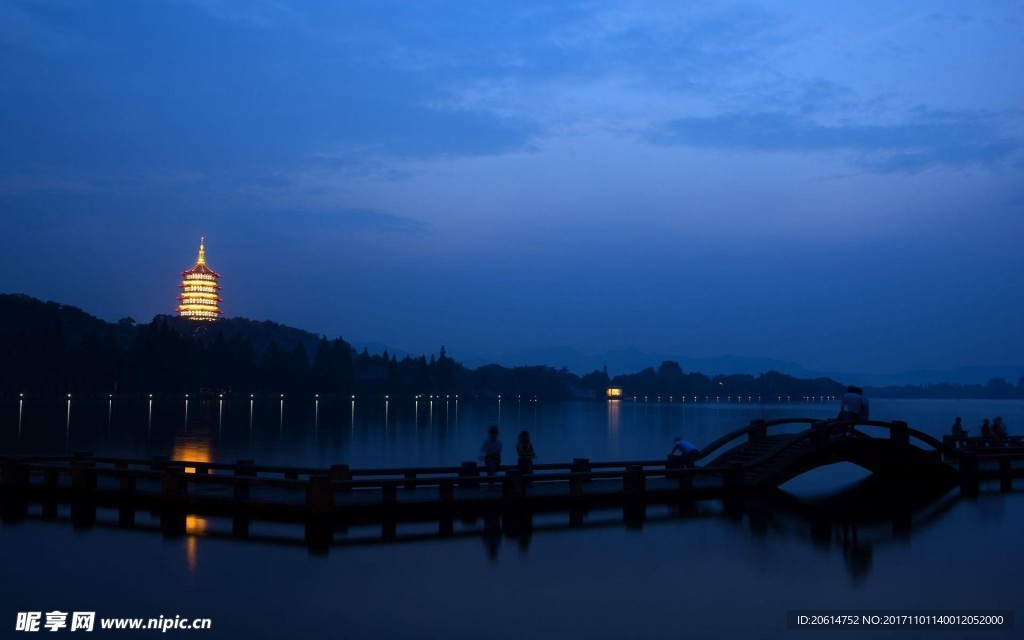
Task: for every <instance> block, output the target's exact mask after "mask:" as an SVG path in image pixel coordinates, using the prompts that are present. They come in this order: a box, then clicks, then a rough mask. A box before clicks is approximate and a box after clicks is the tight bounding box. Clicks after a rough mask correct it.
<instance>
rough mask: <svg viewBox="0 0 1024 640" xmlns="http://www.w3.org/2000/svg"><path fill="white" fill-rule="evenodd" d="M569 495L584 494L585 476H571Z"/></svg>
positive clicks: (577, 495)
mask: <svg viewBox="0 0 1024 640" xmlns="http://www.w3.org/2000/svg"><path fill="white" fill-rule="evenodd" d="M569 495H571V496H576V497H579V496H582V495H583V477H582V476H578V475H573V476H572V477H570V478H569Z"/></svg>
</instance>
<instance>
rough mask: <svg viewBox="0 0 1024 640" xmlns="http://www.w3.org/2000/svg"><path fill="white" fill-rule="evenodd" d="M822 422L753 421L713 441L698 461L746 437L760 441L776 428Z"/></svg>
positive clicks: (783, 419) (701, 452)
mask: <svg viewBox="0 0 1024 640" xmlns="http://www.w3.org/2000/svg"><path fill="white" fill-rule="evenodd" d="M816 422H821V418H780V419H777V420H751V421H750V423H749V424H748V425H747V426H745V427H742V428H740V429H736V430H735V431H732V432H730V433H727V434H725V435H724V436H722V437H721V438H718V439H717V440H713V441H712V442H711V443H709V444H708V445H707V446H706V447H703V448H702V449H701V450H700V453H699V455H698V456H697V460H703V459H704V458H707V457H708V456H710V455H711V454H712V453H714V452H716V451H718V450H719V449H721V448H722V447H724V446H725V445H727V444H729V443H730V442H732V441H734V440H739V439H740V438H743V437H744V436H745V437H746V438H747V441H748V442H749V441H754V440H759V439H762V438H764V437H767V435H768V430H769V429H772V428H775V427H782V426H789V425H794V424H814V423H816Z"/></svg>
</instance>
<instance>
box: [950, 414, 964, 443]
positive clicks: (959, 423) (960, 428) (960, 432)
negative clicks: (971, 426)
mask: <svg viewBox="0 0 1024 640" xmlns="http://www.w3.org/2000/svg"><path fill="white" fill-rule="evenodd" d="M953 437H955V438H966V437H967V429H964V425H963V419H962V418H961V417H960V416H957V417H956V420H955V421H954V422H953Z"/></svg>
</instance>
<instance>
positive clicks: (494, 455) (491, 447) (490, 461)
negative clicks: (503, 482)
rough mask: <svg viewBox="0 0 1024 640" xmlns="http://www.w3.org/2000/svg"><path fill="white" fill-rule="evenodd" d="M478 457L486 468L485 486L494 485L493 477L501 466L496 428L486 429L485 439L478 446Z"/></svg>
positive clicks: (499, 442) (493, 426)
mask: <svg viewBox="0 0 1024 640" xmlns="http://www.w3.org/2000/svg"><path fill="white" fill-rule="evenodd" d="M480 457H481V458H482V459H483V461H484V466H485V467H487V478H488V479H487V484H488V485H493V484H494V476H495V475H497V473H498V467H500V466H501V440H498V427H497V426H496V425H493V424H492V425H491V426H490V427H488V428H487V439H486V440H484V443H483V445H481V446H480Z"/></svg>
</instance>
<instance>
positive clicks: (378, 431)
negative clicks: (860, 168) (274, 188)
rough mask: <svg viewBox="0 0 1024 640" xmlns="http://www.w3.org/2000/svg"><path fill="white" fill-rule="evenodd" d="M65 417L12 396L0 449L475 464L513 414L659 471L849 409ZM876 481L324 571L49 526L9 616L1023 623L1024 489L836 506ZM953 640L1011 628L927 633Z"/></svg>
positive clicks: (11, 533) (240, 546) (551, 443)
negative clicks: (993, 615)
mask: <svg viewBox="0 0 1024 640" xmlns="http://www.w3.org/2000/svg"><path fill="white" fill-rule="evenodd" d="M67 409H68V407H67V403H66V401H65V400H60V401H53V400H47V401H42V400H34V401H32V400H29V401H26V402H25V403H24V404H23V405H21V406H20V407H19V406H18V402H17V400H14V401H10V400H8V401H7V402H6V403H4V404H3V405H2V406H0V412H2V414H0V451H3V452H5V453H12V452H18V453H31V452H39V453H41V452H48V453H64V452H73V451H83V450H88V451H92V452H94V453H96V454H98V455H100V454H104V455H105V454H110V455H132V456H149V455H166V454H174V455H175V456H176V457H180V458H183V459H196V460H218V461H233V460H236V459H240V458H252V459H255V460H257V461H259V462H265V463H281V464H309V465H327V464H330V463H336V462H345V463H349V464H351V465H352V466H354V467H372V466H401V465H457V464H458V463H459V462H461V461H463V460H473V459H475V458H476V452H477V450H478V448H479V446H480V442H481V440H482V439H483V436H484V431H485V428H486V426H487V425H488V424H490V423H498V424H500V426H501V429H502V436H503V439H504V440H505V443H506V447H507V448H509V449H511V446H512V444H513V441H514V437H515V434H516V433H518V431H519V430H521V429H528V430H530V431H531V433H532V435H533V439H534V441H535V446H536V448H537V451H538V454H539V456H540V460H541V461H567V460H569V459H571V458H572V457H589V458H591V459H594V460H602V459H650V458H656V457H661V456H662V455H664V454H665V453H667V450H668V449H669V447H670V445H671V440H672V437H673V436H675V435H677V434H680V435H684V436H686V437H687V438H689V439H691V440H692V441H694V442H695V443H697V444H698V445H703V444H706V443H708V442H710V441H711V440H713V439H715V438H717V437H718V436H720V435H722V434H723V433H726V432H727V431H730V430H732V429H735V428H737V427H739V426H742V425H744V424H745V423H746V422H747V421H748V420H750V419H752V418H769V419H770V418H775V417H781V416H807V417H828V416H832V415H834V414H835V411H836V407H835V405H834V404H832V403H820V404H813V403H812V404H781V405H754V404H728V403H722V404H711V405H706V404H697V405H694V404H685V405H684V404H678V403H676V404H671V405H670V404H656V403H649V404H644V403H639V404H632V403H625V404H621V405H613V406H611V407H609V406H608V405H605V404H603V403H595V402H576V403H559V404H544V403H533V402H530V401H527V400H523V401H522V402H519V401H517V400H516V399H512V400H507V399H504V400H503V401H502V404H501V407H500V409H499V407H498V406H497V402H488V403H475V402H466V401H464V400H463V401H460V402H459V403H458V405H457V406H456V402H455V401H454V400H449V401H448V402H447V403H446V402H445V401H444V400H441V401H440V402H438V401H435V402H434V403H433V405H432V406H431V403H430V402H429V401H423V402H420V403H418V404H417V403H415V402H413V401H412V400H407V401H393V402H388V403H387V405H385V403H384V402H383V401H380V402H374V403H369V402H362V401H357V402H356V403H355V405H354V406H353V405H352V403H351V402H350V401H348V400H345V401H339V400H333V401H327V400H325V401H321V402H320V403H319V404H317V403H315V402H314V401H313V400H312V399H307V400H299V399H293V398H286V399H285V400H284V402H283V404H282V403H281V401H280V400H279V399H273V400H256V401H254V402H253V403H252V406H251V409H250V404H249V402H248V401H247V400H242V401H241V402H239V401H237V400H235V401H233V402H231V403H227V402H225V403H224V405H223V406H221V405H220V404H219V403H218V401H217V400H212V401H207V402H205V403H204V402H198V403H197V402H196V401H195V400H190V401H189V406H188V408H187V413H186V407H185V401H184V399H183V398H156V399H154V401H153V406H152V410H151V409H150V406H149V403H148V402H147V401H146V400H133V401H128V400H114V401H113V403H108V402H106V401H95V400H89V401H86V400H78V399H72V403H71V407H70V414H69V412H68V410H67ZM872 415H873V417H876V418H878V419H904V420H907V421H908V422H910V424H911V425H912V426H914V427H916V428H919V429H921V430H923V431H927V432H930V433H933V434H936V435H938V434H941V433H944V432H945V431H946V430H947V429H948V427H949V425H950V424H951V423H952V418H953V417H954V416H956V415H960V416H963V418H964V423H965V424H967V425H968V426H971V427H973V426H974V425H976V424H978V423H980V421H981V419H982V418H983V417H992V416H995V415H1002V416H1003V417H1004V419H1005V421H1006V422H1007V424H1008V425H1009V427H1010V429H1011V431H1012V432H1020V431H1021V430H1022V426H1024V403H1021V402H992V401H960V402H957V401H884V400H876V401H874V403H873V405H872ZM864 476H865V474H864V473H863V472H862V471H860V470H859V469H857V468H855V467H846V466H837V467H834V468H830V469H825V470H819V471H817V472H815V473H813V474H808V475H806V476H804V477H802V478H799V479H797V480H795V481H793V482H791V483H790V484H789V485H787V487H786V489H788V490H789V491H790V492H791V493H792V494H794V495H795V496H796V499H793V500H788V499H778V500H772V501H771V502H769V503H764V504H747V505H745V507H744V508H743V509H742V510H741V511H730V512H725V511H723V508H722V506H721V504H719V503H711V502H709V503H702V504H700V505H698V507H697V508H696V509H695V510H693V511H691V512H687V513H682V514H680V513H677V512H673V511H672V510H671V509H670V508H668V507H651V508H650V509H649V511H648V520H647V522H646V523H644V525H643V527H642V528H639V529H636V528H627V527H626V526H624V525H623V524H622V522H621V512H611V513H601V512H592V513H590V514H589V516H588V519H587V523H586V525H585V526H584V527H583V528H579V529H568V528H567V527H566V526H565V524H566V523H564V522H562V521H563V520H565V518H563V517H559V516H544V517H543V518H541V517H538V518H536V519H535V520H534V522H533V526H532V528H531V529H528V530H525V531H519V532H518V533H517V534H515V535H509V534H507V533H501V532H500V531H499V530H496V529H495V528H494V526H493V525H494V524H495V523H488V522H482V521H481V522H474V523H462V525H461V528H460V530H459V531H460V533H459V535H458V536H457V537H455V538H452V539H446V540H427V541H421V542H406V543H396V544H387V545H384V544H377V543H372V542H367V543H365V544H341V545H340V546H337V547H335V548H333V549H332V550H331V552H330V553H329V554H328V555H326V556H311V555H309V554H308V553H307V551H306V549H305V548H304V547H303V546H302V544H301V535H300V538H299V543H297V544H293V543H292V542H289V541H291V540H293V539H294V535H292V534H294V532H290V531H277V530H275V529H273V528H270V527H264V528H263V529H261V530H258V529H259V527H257V526H254V527H253V534H254V535H253V537H254V538H256V539H257V540H256V541H238V540H233V539H230V538H229V537H225V536H222V535H220V534H219V532H220V531H223V530H224V527H223V523H219V522H216V521H206V520H201V519H190V522H189V527H188V529H189V532H190V534H189V535H187V536H186V537H185V538H183V539H181V538H179V539H165V538H163V537H162V536H161V534H160V533H159V526H158V521H157V520H156V519H151V518H149V517H148V514H140V515H139V518H138V521H139V526H138V527H136V528H134V529H119V528H117V527H116V526H107V525H105V524H104V521H107V520H112V521H113V522H116V514H112V515H111V514H104V513H102V512H101V513H100V514H99V520H100V522H99V524H98V525H97V526H96V527H95V528H92V529H88V530H84V531H76V530H74V529H73V528H72V526H71V525H70V524H69V523H67V522H65V521H63V520H57V521H42V520H39V519H35V518H30V519H29V521H27V522H24V523H20V524H15V525H10V524H6V525H4V526H3V527H0V543H2V544H3V547H4V548H5V549H6V550H7V553H6V554H5V561H4V564H3V568H2V569H0V571H2V574H0V576H2V578H3V580H2V581H0V584H2V585H3V586H2V587H0V596H2V601H3V603H4V604H3V605H2V607H3V609H4V611H3V613H2V616H0V625H2V624H9V625H10V626H9V627H7V634H12V635H13V634H14V632H13V629H14V620H15V616H16V612H18V611H50V610H53V609H60V610H62V611H68V610H71V611H96V612H97V615H99V616H107V617H109V616H139V617H147V618H148V617H156V616H159V615H164V616H171V617H173V616H174V615H181V616H183V617H184V616H188V617H209V618H212V619H213V630H212V631H205V632H204V631H193V632H173V631H172V632H170V633H171V635H197V636H204V637H210V638H234V637H245V638H279V637H291V636H295V637H312V638H319V637H332V638H333V637H351V638H379V637H385V638H391V637H396V638H453V637H454V638H462V637H471V636H479V635H482V636H485V637H486V636H490V637H500V638H506V637H515V638H524V637H554V636H556V635H557V636H561V637H583V638H612V637H615V638H618V637H623V636H626V637H654V638H678V637H707V638H716V637H749V638H782V637H789V636H790V635H792V634H797V636H798V637H832V636H833V635H834V634H835V633H836V632H835V631H830V632H823V633H818V632H803V631H801V632H797V631H787V630H786V629H785V627H786V611H787V610H789V609H844V610H852V609H860V610H864V609H928V610H937V609H959V610H962V609H1009V610H1017V611H1018V613H1019V612H1020V611H1021V610H1022V609H1021V607H1020V605H1021V604H1024V596H1022V595H1020V594H1021V593H1022V592H1024V591H1022V590H1021V588H1020V581H1021V576H1024V550H1022V548H1021V546H1020V544H1019V541H1018V538H1019V536H1020V533H1021V531H1024V491H1022V490H1021V489H1020V488H1018V489H1017V491H1016V492H1015V493H1012V494H999V493H998V488H992V487H984V488H983V492H982V494H981V495H980V496H979V497H978V498H977V499H974V500H966V499H961V498H960V497H959V495H958V494H957V492H955V491H954V492H952V493H950V494H948V495H944V496H928V497H927V499H924V498H922V497H920V496H916V497H914V498H913V499H911V498H910V497H904V496H901V495H899V494H894V493H893V492H892V491H886V492H882V494H881V495H879V494H876V493H869V496H871V497H870V498H869V499H867V500H866V501H865V499H863V498H861V499H859V500H857V501H850V500H849V499H848V497H846V498H844V497H836V496H835V495H834V494H841V495H847V494H850V493H854V492H855V491H862V490H866V489H864V488H863V487H861V486H860V485H858V484H856V483H857V481H859V480H861V479H862V478H863V477H864ZM854 487H857V489H854ZM1018 487H1019V485H1018ZM876 502H877V504H876ZM811 503H815V504H817V503H822V504H818V506H816V507H814V508H809V507H808V506H807V505H808V504H811ZM865 504H866V505H868V506H871V507H877V508H871V509H865ZM227 528H228V529H229V527H227ZM400 534H401V530H400ZM363 539H365V540H367V541H369V540H372V536H366V537H365V538H364V537H360V532H359V531H352V532H351V540H352V541H356V540H363ZM274 540H278V541H279V542H277V543H274V542H273V541H274ZM2 628H3V627H2V626H0V629H2ZM59 633H68V632H67V631H66V630H65V631H63V632H59ZM97 633H99V634H100V635H112V636H116V635H119V634H122V635H125V637H130V636H131V633H130V632H124V631H122V632H114V631H108V632H97ZM146 633H150V634H152V633H156V632H154V631H150V632H146ZM905 633H906V631H894V632H885V631H871V632H845V633H843V634H842V637H860V636H865V637H872V638H881V637H895V636H897V635H899V636H902V635H903V634H905ZM935 635H938V636H940V637H949V638H960V637H1013V634H1012V633H1007V632H991V631H989V632H984V633H980V632H978V633H974V634H972V633H970V632H965V631H964V630H958V631H950V632H934V631H925V632H922V633H921V634H920V637H933V636H935ZM4 637H6V634H5V635H4Z"/></svg>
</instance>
